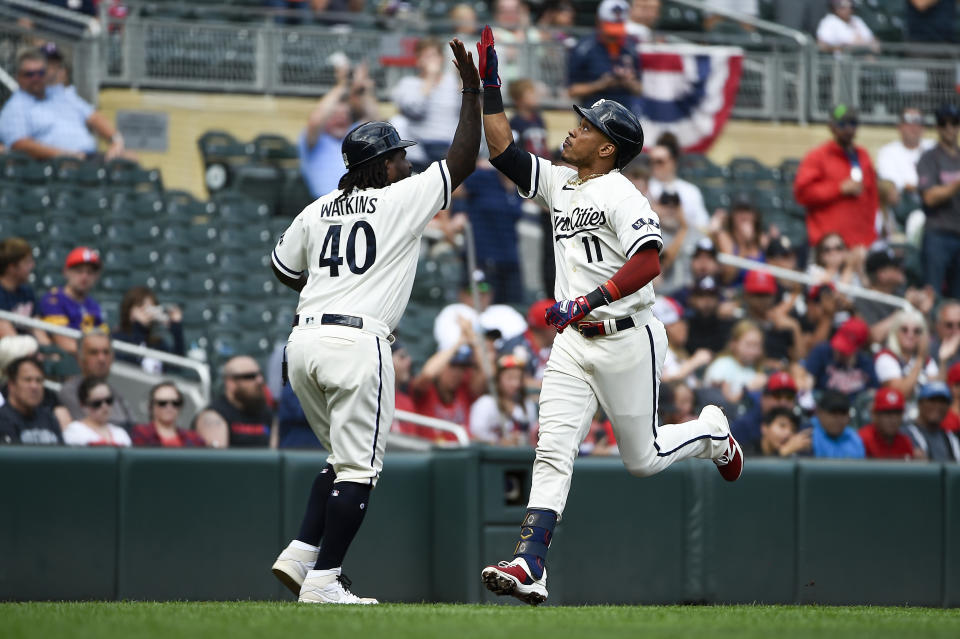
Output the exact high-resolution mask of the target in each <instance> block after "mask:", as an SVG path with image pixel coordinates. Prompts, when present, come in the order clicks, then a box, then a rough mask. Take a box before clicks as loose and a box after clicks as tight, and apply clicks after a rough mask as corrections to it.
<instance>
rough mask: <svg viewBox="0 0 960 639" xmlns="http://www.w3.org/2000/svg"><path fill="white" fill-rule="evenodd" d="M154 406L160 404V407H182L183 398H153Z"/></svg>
mask: <svg viewBox="0 0 960 639" xmlns="http://www.w3.org/2000/svg"><path fill="white" fill-rule="evenodd" d="M153 405H154V406H159V407H160V408H166V407H167V406H175V407H177V408H180V407H181V406H183V400H182V399H155V400H153Z"/></svg>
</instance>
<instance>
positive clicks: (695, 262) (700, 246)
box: [671, 237, 721, 306]
mask: <svg viewBox="0 0 960 639" xmlns="http://www.w3.org/2000/svg"><path fill="white" fill-rule="evenodd" d="M720 268H721V266H720V262H719V261H717V246H716V244H714V243H713V240H711V239H710V238H709V237H701V238H700V239H698V240H697V243H696V244H694V245H693V255H692V256H691V257H690V278H691V280H692V282H693V283H691V284H689V285H687V286H683V287H681V288H679V289H677V290H676V291H674V292H673V294H672V295H671V297H673V298H674V299H675V300H676V301H677V302H678V303H679V304H680V305H681V306H687V301H688V298H689V297H690V294H691V292H692V291H693V289H694V286H695V285H696V282H699V281H700V280H702V279H703V278H705V277H709V278H711V280H712V281H713V282H716V281H718V279H719V276H720Z"/></svg>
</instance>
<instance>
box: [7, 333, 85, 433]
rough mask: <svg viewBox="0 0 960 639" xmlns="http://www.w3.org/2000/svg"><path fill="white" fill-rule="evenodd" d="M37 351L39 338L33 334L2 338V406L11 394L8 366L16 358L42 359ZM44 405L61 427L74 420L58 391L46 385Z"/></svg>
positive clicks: (44, 388)
mask: <svg viewBox="0 0 960 639" xmlns="http://www.w3.org/2000/svg"><path fill="white" fill-rule="evenodd" d="M37 351H38V344H37V340H36V339H35V338H34V337H33V336H32V335H9V336H7V337H3V338H0V381H2V382H3V383H2V384H0V406H2V405H3V403H4V401H5V400H8V399H9V396H10V389H9V384H8V383H7V380H6V376H5V375H4V371H5V370H6V368H7V366H9V365H10V363H11V362H13V361H14V360H16V359H20V358H22V357H32V358H35V359H37V361H40V356H39V355H38V354H37ZM41 363H42V362H41ZM42 405H43V406H44V407H45V408H47V409H49V410H51V411H53V415H54V417H56V418H57V422H59V424H60V426H61V428H62V427H64V426H66V425H67V424H69V423H70V422H72V421H73V418H72V417H71V416H70V411H68V410H67V408H66V407H65V406H64V405H63V404H62V403H60V398H59V397H58V396H57V393H56V392H54V391H53V390H52V389H50V388H47V387H46V386H44V387H43V404H42Z"/></svg>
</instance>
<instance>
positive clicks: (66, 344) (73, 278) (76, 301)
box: [39, 246, 107, 355]
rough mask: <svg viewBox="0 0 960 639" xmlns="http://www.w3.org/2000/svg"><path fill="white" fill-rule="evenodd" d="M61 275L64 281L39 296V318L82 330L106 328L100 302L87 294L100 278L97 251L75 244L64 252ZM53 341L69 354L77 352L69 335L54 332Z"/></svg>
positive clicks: (75, 344)
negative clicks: (68, 250) (68, 251)
mask: <svg viewBox="0 0 960 639" xmlns="http://www.w3.org/2000/svg"><path fill="white" fill-rule="evenodd" d="M63 276H64V279H65V280H66V284H64V286H63V287H62V288H58V287H54V288H52V289H50V292H49V293H47V294H46V295H44V296H43V297H42V298H41V299H40V309H39V314H40V316H41V317H42V318H43V321H45V322H49V323H50V324H55V325H56V326H66V327H67V328H72V329H75V330H78V331H83V332H84V333H87V332H89V331H91V330H95V329H100V330H106V329H107V324H106V322H105V321H104V319H103V312H102V311H101V310H100V304H98V303H97V301H96V300H95V299H93V297H91V296H90V291H91V290H92V289H93V287H94V286H95V285H96V283H97V280H98V279H99V278H100V254H99V253H97V252H96V251H94V250H93V249H89V248H87V247H86V246H78V247H77V248H75V249H73V250H72V251H70V253H68V254H67V259H66V261H65V262H64V266H63ZM53 342H54V344H56V345H57V346H59V347H60V348H61V349H63V350H65V351H66V352H68V353H70V354H71V355H75V354H76V352H77V340H75V339H74V338H72V337H66V336H65V335H54V336H53Z"/></svg>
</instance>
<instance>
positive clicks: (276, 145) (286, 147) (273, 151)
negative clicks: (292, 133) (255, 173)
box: [253, 133, 300, 163]
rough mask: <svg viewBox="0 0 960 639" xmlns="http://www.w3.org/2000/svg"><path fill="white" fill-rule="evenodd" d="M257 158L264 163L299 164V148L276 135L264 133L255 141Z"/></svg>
mask: <svg viewBox="0 0 960 639" xmlns="http://www.w3.org/2000/svg"><path fill="white" fill-rule="evenodd" d="M253 146H254V148H255V149H256V154H257V157H258V158H259V159H260V160H261V161H263V162H270V161H280V162H282V161H284V160H293V161H296V162H297V163H299V161H300V154H299V152H298V151H297V146H296V145H295V144H292V143H291V142H290V141H289V140H288V139H287V138H285V137H283V136H282V135H277V134H275V133H264V134H261V135H258V136H257V137H255V138H254V139H253Z"/></svg>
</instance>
